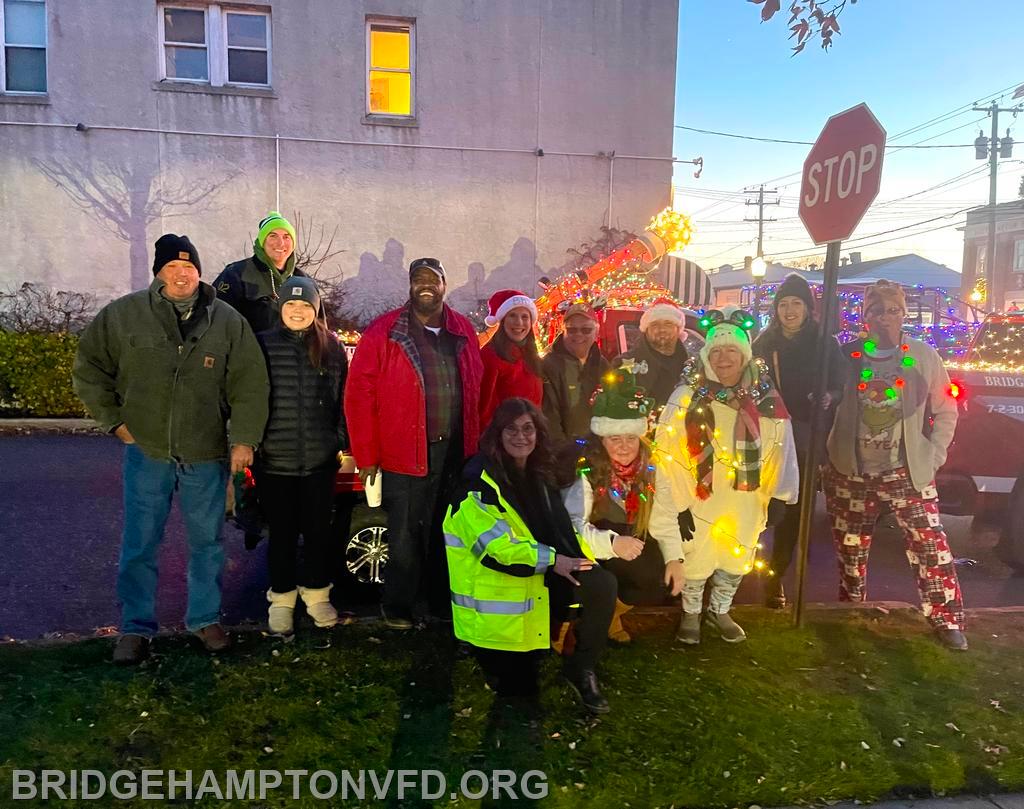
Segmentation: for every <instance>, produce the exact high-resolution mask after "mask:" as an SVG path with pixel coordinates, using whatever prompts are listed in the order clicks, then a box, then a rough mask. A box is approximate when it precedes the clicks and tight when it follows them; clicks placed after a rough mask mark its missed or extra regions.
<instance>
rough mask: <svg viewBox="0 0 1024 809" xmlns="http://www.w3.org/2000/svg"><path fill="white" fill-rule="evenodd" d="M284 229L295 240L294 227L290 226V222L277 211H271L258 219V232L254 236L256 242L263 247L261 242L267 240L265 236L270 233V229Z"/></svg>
mask: <svg viewBox="0 0 1024 809" xmlns="http://www.w3.org/2000/svg"><path fill="white" fill-rule="evenodd" d="M278 229H281V230H286V231H288V235H289V236H291V237H292V241H293V242H294V241H295V228H294V227H292V223H291V222H289V221H288V220H287V219H285V218H284V217H283V216H281V214H279V213H278V212H277V211H271V212H270V213H268V214H267V215H266V216H265V217H263V219H262V220H260V232H259V233H258V234H257V236H256V243H257V244H258V245H259V246H260V247H263V243H264V242H265V241H266V240H267V236H269V235H270V231H272V230H278Z"/></svg>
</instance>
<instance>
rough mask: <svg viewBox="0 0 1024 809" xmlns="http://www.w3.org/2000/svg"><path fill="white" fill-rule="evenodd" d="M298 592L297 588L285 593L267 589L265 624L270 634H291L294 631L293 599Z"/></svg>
mask: <svg viewBox="0 0 1024 809" xmlns="http://www.w3.org/2000/svg"><path fill="white" fill-rule="evenodd" d="M298 594H299V591H298V590H289V591H288V592H287V593H275V592H274V591H273V590H267V601H269V602H270V611H269V613H268V615H267V624H268V625H269V627H270V633H271V634H272V635H291V634H292V632H293V631H294V621H293V618H292V616H293V614H294V612H295V599H296V597H297V596H298Z"/></svg>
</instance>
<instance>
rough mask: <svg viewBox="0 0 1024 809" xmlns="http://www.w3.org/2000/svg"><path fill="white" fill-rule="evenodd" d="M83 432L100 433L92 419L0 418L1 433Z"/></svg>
mask: <svg viewBox="0 0 1024 809" xmlns="http://www.w3.org/2000/svg"><path fill="white" fill-rule="evenodd" d="M5 432H16V433H35V432H40V433H82V432H90V433H97V434H100V432H101V431H100V429H99V427H98V426H97V424H96V422H95V421H93V420H92V419H0V433H5Z"/></svg>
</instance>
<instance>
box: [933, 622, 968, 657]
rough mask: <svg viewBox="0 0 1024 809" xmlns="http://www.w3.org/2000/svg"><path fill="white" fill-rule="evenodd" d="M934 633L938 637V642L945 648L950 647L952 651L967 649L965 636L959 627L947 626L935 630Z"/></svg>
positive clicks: (964, 650)
mask: <svg viewBox="0 0 1024 809" xmlns="http://www.w3.org/2000/svg"><path fill="white" fill-rule="evenodd" d="M936 634H937V635H938V637H939V643H941V644H942V645H943V646H945V647H946V648H947V649H952V650H953V651H954V652H966V651H967V637H966V636H965V635H964V633H963V632H961V631H960V630H959V629H950V628H948V627H947V628H944V629H938V630H936Z"/></svg>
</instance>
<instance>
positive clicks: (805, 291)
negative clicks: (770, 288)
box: [772, 272, 814, 318]
mask: <svg viewBox="0 0 1024 809" xmlns="http://www.w3.org/2000/svg"><path fill="white" fill-rule="evenodd" d="M787 296H792V297H794V298H799V299H800V300H802V301H803V302H804V305H805V306H806V307H807V317H808V318H810V317H812V316H813V315H814V294H813V293H812V292H811V288H810V286H808V284H807V281H806V279H804V278H803V276H800V275H797V274H796V273H795V272H791V273H790V274H789V275H787V276H786V279H785V280H784V281H783V282H782V283H781V284H779V288H778V289H776V290H775V300H774V301H773V302H772V311H774V312H776V313H778V311H779V301H781V300H782V299H783V298H785V297H787Z"/></svg>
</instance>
